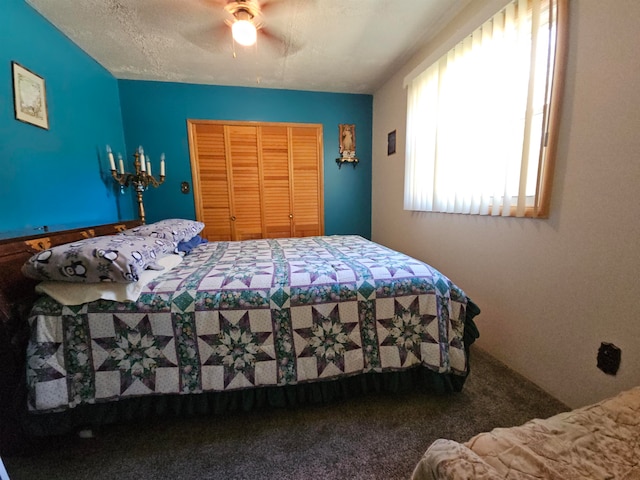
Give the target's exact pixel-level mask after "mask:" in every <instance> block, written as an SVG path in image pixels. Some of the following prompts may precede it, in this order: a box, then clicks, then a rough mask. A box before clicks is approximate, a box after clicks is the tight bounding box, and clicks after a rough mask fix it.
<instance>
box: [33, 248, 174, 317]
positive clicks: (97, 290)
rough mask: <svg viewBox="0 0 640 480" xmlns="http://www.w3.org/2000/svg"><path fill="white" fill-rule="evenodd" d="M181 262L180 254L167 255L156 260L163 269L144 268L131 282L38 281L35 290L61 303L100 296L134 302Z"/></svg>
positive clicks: (116, 300)
mask: <svg viewBox="0 0 640 480" xmlns="http://www.w3.org/2000/svg"><path fill="white" fill-rule="evenodd" d="M180 262H182V257H181V256H180V255H167V256H166V257H162V258H161V259H159V260H158V264H160V265H161V266H162V267H164V269H163V270H145V271H144V272H142V273H141V274H140V280H138V281H137V282H131V283H110V282H101V283H71V282H40V283H39V284H38V285H36V292H38V293H46V294H47V295H49V296H50V297H51V298H53V299H54V300H55V301H57V302H58V303H61V304H62V305H82V304H83V303H88V302H93V301H94V300H98V299H100V298H102V299H103V300H112V301H114V302H135V301H136V300H138V297H140V294H141V293H142V289H143V288H144V287H146V286H147V285H148V284H149V283H151V282H152V281H153V280H155V279H156V278H157V277H159V276H160V275H164V274H165V273H166V272H168V271H169V270H171V269H172V268H174V267H176V266H177V265H179V264H180Z"/></svg>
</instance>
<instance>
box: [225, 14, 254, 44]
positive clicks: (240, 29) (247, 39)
mask: <svg viewBox="0 0 640 480" xmlns="http://www.w3.org/2000/svg"><path fill="white" fill-rule="evenodd" d="M231 34H232V35H233V39H234V40H235V41H236V42H237V43H239V44H240V45H243V46H245V47H250V46H251V45H253V44H254V43H256V38H257V36H258V32H257V30H256V26H255V25H254V24H253V22H252V21H251V20H237V21H236V22H234V23H233V25H231Z"/></svg>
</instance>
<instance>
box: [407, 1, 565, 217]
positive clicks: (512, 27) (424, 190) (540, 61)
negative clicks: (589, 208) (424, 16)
mask: <svg viewBox="0 0 640 480" xmlns="http://www.w3.org/2000/svg"><path fill="white" fill-rule="evenodd" d="M548 4H549V0H516V1H514V2H512V3H510V4H509V5H507V6H506V7H505V8H504V10H502V11H501V12H499V13H497V14H496V15H495V16H494V17H493V18H491V19H490V20H489V21H487V22H486V23H485V24H483V25H482V26H481V27H480V28H478V29H477V30H476V31H474V32H473V33H472V34H471V35H470V36H468V37H467V38H465V39H464V40H463V41H462V42H460V43H459V44H458V45H456V47H455V48H453V49H452V50H450V51H449V52H448V53H447V54H446V55H444V56H443V57H441V58H440V59H439V60H438V61H436V62H435V63H434V64H433V65H431V66H430V67H429V68H428V69H427V70H426V71H424V72H423V73H421V74H419V75H418V76H416V77H415V78H414V79H413V80H411V82H410V83H409V85H408V95H407V97H408V102H407V139H406V142H407V143H406V160H405V198H404V208H405V210H423V211H435V212H448V213H467V214H480V215H517V216H524V215H525V209H526V207H527V206H530V205H532V204H533V199H534V197H535V195H536V185H537V176H538V162H539V157H540V154H541V150H543V149H542V148H541V146H542V142H541V139H542V131H543V121H544V105H545V103H546V102H547V100H548V76H549V75H548V72H549V67H550V58H549V55H551V54H552V53H550V52H552V49H551V48H549V47H550V45H551V43H550V39H552V37H553V35H552V31H551V30H550V25H552V22H550V21H549V5H548ZM512 207H513V208H512Z"/></svg>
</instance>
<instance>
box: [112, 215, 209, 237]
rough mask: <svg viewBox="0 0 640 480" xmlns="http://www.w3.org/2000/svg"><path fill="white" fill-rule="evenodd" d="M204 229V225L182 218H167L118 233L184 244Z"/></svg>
mask: <svg viewBox="0 0 640 480" xmlns="http://www.w3.org/2000/svg"><path fill="white" fill-rule="evenodd" d="M203 229H204V223H202V222H198V221H196V220H185V219H182V218H169V219H167V220H160V221H159V222H155V223H150V224H148V225H140V226H139V227H134V228H130V229H128V230H124V231H122V232H120V233H121V234H122V235H142V236H144V237H156V238H168V239H169V240H173V241H174V242H176V243H178V242H184V241H186V240H190V239H192V238H193V237H195V236H196V235H198V234H199V233H200V232H201V231H202V230H203Z"/></svg>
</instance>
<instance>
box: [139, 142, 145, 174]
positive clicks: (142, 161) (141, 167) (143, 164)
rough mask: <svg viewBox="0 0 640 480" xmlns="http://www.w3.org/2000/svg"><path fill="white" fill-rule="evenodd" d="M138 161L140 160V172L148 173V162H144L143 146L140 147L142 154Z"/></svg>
mask: <svg viewBox="0 0 640 480" xmlns="http://www.w3.org/2000/svg"><path fill="white" fill-rule="evenodd" d="M138 159H139V160H140V171H142V172H146V171H147V168H146V165H145V164H146V162H145V161H144V150H143V149H142V146H141V147H140V154H139V157H138Z"/></svg>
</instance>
